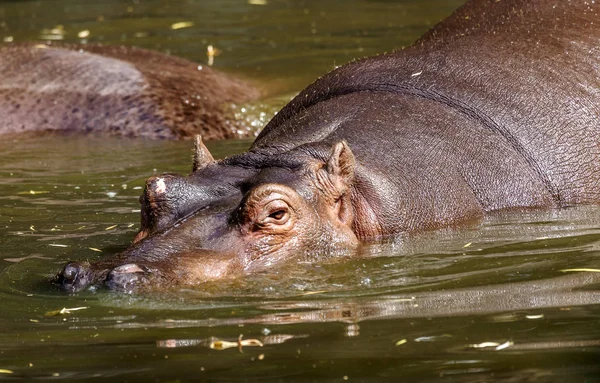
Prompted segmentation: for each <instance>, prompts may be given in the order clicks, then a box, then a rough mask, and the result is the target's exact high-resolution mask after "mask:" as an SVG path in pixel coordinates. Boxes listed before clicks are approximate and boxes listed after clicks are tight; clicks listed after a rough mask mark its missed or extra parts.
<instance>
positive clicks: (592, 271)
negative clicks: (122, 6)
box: [561, 268, 600, 273]
mask: <svg viewBox="0 0 600 383" xmlns="http://www.w3.org/2000/svg"><path fill="white" fill-rule="evenodd" d="M561 271H562V272H563V273H569V272H586V271H587V272H589V273H600V270H599V269H586V268H583V269H564V270H561Z"/></svg>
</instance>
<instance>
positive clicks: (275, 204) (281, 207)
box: [260, 200, 290, 225]
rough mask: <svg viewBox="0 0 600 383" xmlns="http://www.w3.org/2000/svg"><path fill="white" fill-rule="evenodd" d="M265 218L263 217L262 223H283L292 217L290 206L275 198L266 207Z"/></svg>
mask: <svg viewBox="0 0 600 383" xmlns="http://www.w3.org/2000/svg"><path fill="white" fill-rule="evenodd" d="M264 212H265V213H266V214H265V215H264V218H263V219H261V220H260V221H261V223H262V224H275V225H283V224H285V223H286V222H287V221H288V219H289V218H290V214H289V206H288V204H287V203H285V202H284V201H282V200H274V201H271V202H269V203H268V204H267V205H266V206H265V208H264Z"/></svg>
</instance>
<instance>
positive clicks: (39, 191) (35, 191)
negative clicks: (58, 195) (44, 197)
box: [17, 190, 50, 195]
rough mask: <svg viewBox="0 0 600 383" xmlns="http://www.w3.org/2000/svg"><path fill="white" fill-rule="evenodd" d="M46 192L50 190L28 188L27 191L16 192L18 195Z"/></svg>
mask: <svg viewBox="0 0 600 383" xmlns="http://www.w3.org/2000/svg"><path fill="white" fill-rule="evenodd" d="M46 193H50V192H49V191H48V190H28V191H22V192H18V193H17V194H19V195H36V194H46Z"/></svg>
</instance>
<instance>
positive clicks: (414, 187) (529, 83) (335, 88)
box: [252, 0, 600, 232]
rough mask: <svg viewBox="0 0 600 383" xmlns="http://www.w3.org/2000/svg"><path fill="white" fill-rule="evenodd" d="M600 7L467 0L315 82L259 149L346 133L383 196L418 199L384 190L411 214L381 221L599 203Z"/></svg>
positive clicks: (421, 222) (423, 223)
mask: <svg viewBox="0 0 600 383" xmlns="http://www.w3.org/2000/svg"><path fill="white" fill-rule="evenodd" d="M599 12H600V6H599V5H598V4H593V3H592V2H586V1H583V0H580V1H570V2H565V1H560V2H556V1H548V0H535V1H523V0H512V1H501V2H498V1H493V0H475V1H471V2H469V3H467V4H466V5H465V6H463V7H462V8H461V9H459V10H458V11H457V12H455V13H454V14H453V15H452V16H451V17H449V18H448V19H447V20H445V21H443V22H442V23H440V24H439V25H437V26H436V27H434V28H433V29H432V30H431V31H430V32H428V33H427V34H426V35H425V36H423V38H421V39H420V40H418V41H417V42H416V43H415V44H414V45H413V46H411V47H409V48H407V49H404V50H401V51H398V52H395V53H392V54H387V55H382V56H378V57H373V58H367V59H364V60H359V61H357V62H354V63H351V64H348V65H346V66H343V67H341V68H339V69H337V70H335V71H333V72H332V73H330V74H328V75H327V76H325V77H323V78H321V79H320V80H318V81H317V82H315V83H314V84H313V85H312V86H310V87H309V88H307V89H306V90H305V91H304V92H302V93H301V94H300V95H298V97H296V98H295V99H294V100H293V101H292V102H291V103H290V104H289V105H288V106H286V107H285V108H284V109H283V110H282V111H281V112H280V113H278V115H277V116H276V117H275V118H274V119H273V120H272V121H271V122H270V123H269V125H268V126H267V127H266V128H265V129H264V130H263V132H262V133H261V135H260V136H259V137H258V139H257V141H256V142H255V144H254V146H253V149H252V150H254V151H287V150H293V148H295V147H298V146H299V145H305V144H310V143H312V142H317V141H328V140H332V141H335V140H339V139H345V140H347V141H348V143H349V145H350V147H351V148H352V150H353V151H354V152H355V154H356V155H357V159H358V160H359V162H361V163H362V164H363V165H364V166H365V167H366V169H364V172H365V173H366V174H369V173H370V174H371V178H373V177H377V178H378V179H379V180H378V181H376V182H379V184H383V183H382V182H383V181H382V180H386V181H385V182H387V184H386V185H387V186H386V190H387V194H388V195H389V194H394V196H393V198H395V199H396V200H398V197H400V199H403V198H405V197H408V198H409V199H410V200H411V201H410V202H406V201H404V202H400V203H397V202H394V200H393V199H392V198H384V197H382V196H381V195H379V196H378V197H377V198H378V199H379V200H381V201H383V200H384V199H385V201H383V202H380V203H379V205H380V206H379V207H378V209H381V211H382V214H389V215H393V214H394V211H395V212H400V213H401V214H396V216H397V217H398V216H399V218H396V219H400V220H404V221H405V222H407V221H413V223H409V224H406V225H405V226H402V227H398V226H397V225H395V224H394V223H393V222H391V221H393V220H394V218H387V219H384V221H386V222H387V223H385V222H384V223H382V224H383V225H384V226H386V227H388V229H387V230H383V231H384V232H393V231H398V230H410V229H414V228H418V227H427V226H428V222H429V223H431V221H432V220H433V221H436V222H438V224H433V225H432V226H439V225H442V224H445V223H447V222H452V221H453V220H455V218H457V214H458V218H459V219H461V218H468V217H469V216H476V215H478V211H481V212H485V211H489V210H495V209H501V208H508V207H514V206H564V205H568V204H574V203H594V202H598V201H600V190H599V189H600V169H599V163H600V147H599V145H598V143H599V141H598V137H599V135H600V120H599V119H598V116H599V115H600V16H599V14H598V13H599ZM311 119H312V120H311ZM307 121H308V122H307ZM311 121H312V122H311ZM382 121H385V122H382ZM374 173H377V174H376V175H374V176H373V174H374ZM365 177H366V176H365ZM384 194H385V193H384ZM413 200H417V201H419V202H413ZM415 204H416V205H418V206H417V207H414V209H412V211H411V212H409V213H406V215H405V214H403V213H402V212H403V211H404V210H406V208H407V206H408V207H409V208H410V206H413V205H415ZM387 206H391V209H388V208H387ZM409 210H410V209H409ZM386 211H387V213H386ZM467 211H470V213H467ZM458 212H462V213H461V214H459V213H458ZM419 215H420V216H421V218H418V216H419ZM415 216H417V218H415Z"/></svg>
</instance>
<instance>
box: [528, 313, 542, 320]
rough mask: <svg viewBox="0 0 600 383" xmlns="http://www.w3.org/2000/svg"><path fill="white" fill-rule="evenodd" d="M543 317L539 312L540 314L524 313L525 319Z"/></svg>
mask: <svg viewBox="0 0 600 383" xmlns="http://www.w3.org/2000/svg"><path fill="white" fill-rule="evenodd" d="M543 317H544V314H540V315H525V318H527V319H542V318H543Z"/></svg>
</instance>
